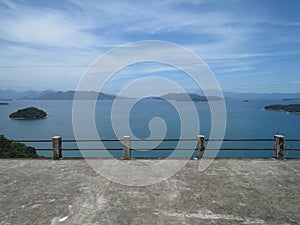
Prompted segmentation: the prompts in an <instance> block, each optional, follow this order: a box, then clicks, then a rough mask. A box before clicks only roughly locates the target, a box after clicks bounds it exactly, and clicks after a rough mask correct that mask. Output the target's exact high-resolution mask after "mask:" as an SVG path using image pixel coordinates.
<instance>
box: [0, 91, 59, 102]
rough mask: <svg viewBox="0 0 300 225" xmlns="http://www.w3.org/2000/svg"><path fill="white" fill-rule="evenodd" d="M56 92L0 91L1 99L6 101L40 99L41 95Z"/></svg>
mask: <svg viewBox="0 0 300 225" xmlns="http://www.w3.org/2000/svg"><path fill="white" fill-rule="evenodd" d="M53 92H54V91H51V90H46V91H32V90H30V91H23V92H21V91H15V90H12V89H6V90H0V99H5V100H16V99H28V100H30V99H31V100H32V99H35V98H38V97H40V96H41V95H44V94H48V93H53Z"/></svg>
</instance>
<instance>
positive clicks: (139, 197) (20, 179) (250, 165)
mask: <svg viewBox="0 0 300 225" xmlns="http://www.w3.org/2000/svg"><path fill="white" fill-rule="evenodd" d="M135 162H136V161H134V160H132V161H130V163H135ZM139 163H141V161H140V160H139ZM0 176H1V181H0V224H3V225H4V224H5V225H8V224H13V225H17V224H30V225H32V224H72V225H73V224H85V225H87V224H280V225H281V224H299V223H300V213H299V212H300V160H283V161H275V160H272V159H268V160H260V159H242V160H241V159H219V160H215V161H214V162H213V164H212V165H211V166H210V167H209V168H208V169H207V170H205V171H204V172H198V162H197V161H196V160H195V161H194V160H191V161H190V162H188V164H187V166H186V167H185V168H184V169H182V170H181V171H180V172H179V173H178V174H176V175H174V176H173V177H172V178H170V179H168V180H167V181H164V182H161V183H159V184H155V185H151V186H146V187H128V186H122V185H120V184H116V183H112V182H110V181H108V180H106V179H105V178H103V177H101V176H99V175H97V174H96V172H94V171H93V170H92V169H91V168H90V167H89V166H88V165H87V164H86V162H85V161H84V160H58V161H52V160H3V159H2V160H0Z"/></svg>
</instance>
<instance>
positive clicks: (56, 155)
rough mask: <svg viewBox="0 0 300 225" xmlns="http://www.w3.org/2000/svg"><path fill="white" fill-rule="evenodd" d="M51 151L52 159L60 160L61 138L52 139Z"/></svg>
mask: <svg viewBox="0 0 300 225" xmlns="http://www.w3.org/2000/svg"><path fill="white" fill-rule="evenodd" d="M52 151H53V159H54V160H55V159H60V158H62V153H61V136H54V137H52Z"/></svg>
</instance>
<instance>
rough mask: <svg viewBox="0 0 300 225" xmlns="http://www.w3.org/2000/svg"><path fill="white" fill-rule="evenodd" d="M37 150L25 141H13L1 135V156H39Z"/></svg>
mask: <svg viewBox="0 0 300 225" xmlns="http://www.w3.org/2000/svg"><path fill="white" fill-rule="evenodd" d="M38 157H40V156H39V155H38V154H36V150H35V148H33V147H29V146H27V145H25V144H23V143H18V142H11V141H10V140H8V139H6V138H5V137H4V135H0V158H38Z"/></svg>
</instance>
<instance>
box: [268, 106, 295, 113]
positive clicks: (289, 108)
mask: <svg viewBox="0 0 300 225" xmlns="http://www.w3.org/2000/svg"><path fill="white" fill-rule="evenodd" d="M265 109H266V110H278V111H284V112H288V113H295V114H298V113H299V114H300V104H290V105H281V104H275V105H268V106H265Z"/></svg>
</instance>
